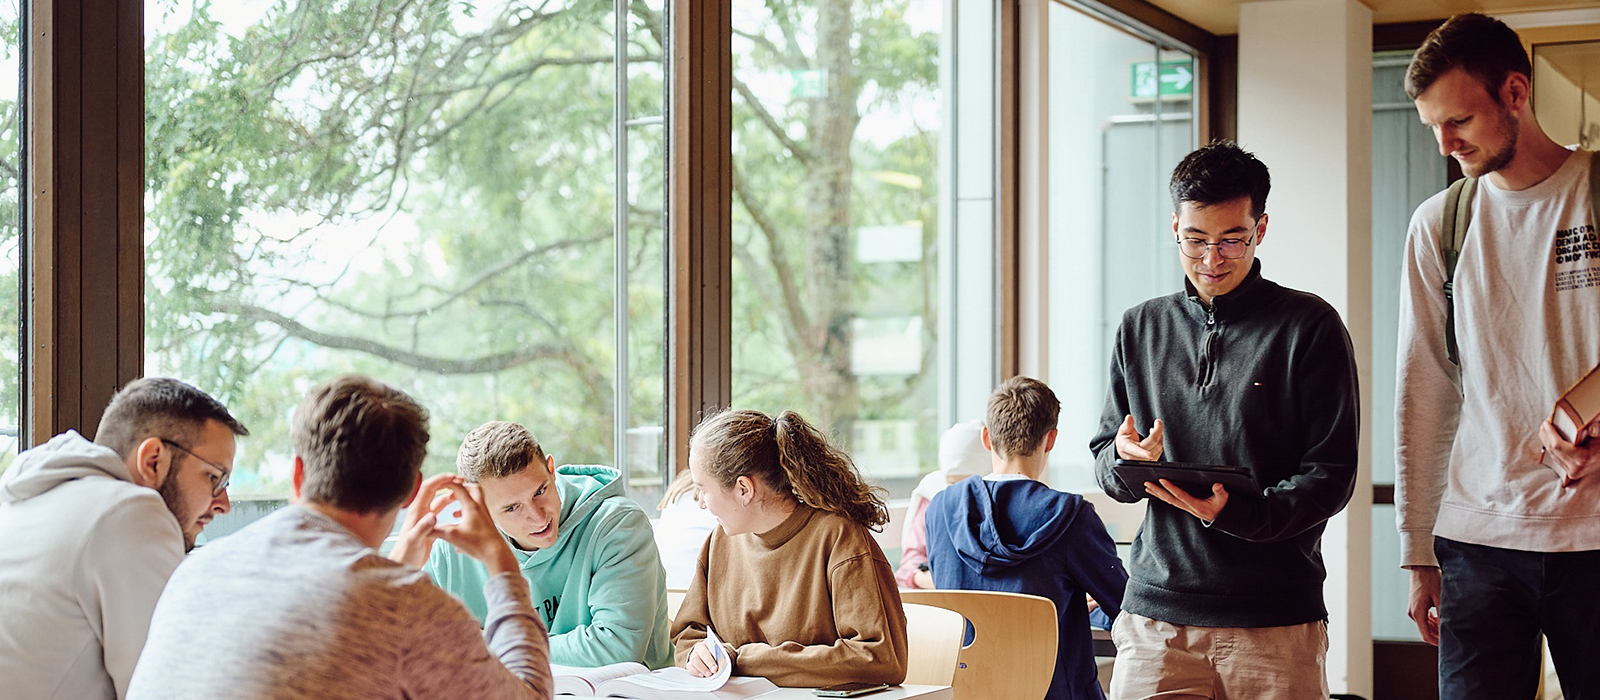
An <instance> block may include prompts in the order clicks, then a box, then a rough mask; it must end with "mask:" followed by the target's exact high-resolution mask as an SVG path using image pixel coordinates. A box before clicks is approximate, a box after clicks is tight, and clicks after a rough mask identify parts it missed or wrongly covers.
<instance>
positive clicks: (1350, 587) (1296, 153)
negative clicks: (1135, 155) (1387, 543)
mask: <svg viewBox="0 0 1600 700" xmlns="http://www.w3.org/2000/svg"><path fill="white" fill-rule="evenodd" d="M1239 140H1240V144H1241V145H1242V146H1244V147H1245V148H1246V149H1249V150H1251V151H1254V152H1255V153H1256V155H1257V156H1259V157H1260V158H1261V160H1262V161H1263V162H1265V163H1266V164H1267V167H1268V168H1270V169H1271V171H1272V181H1273V189H1272V195H1271V197H1270V198H1269V199H1268V203H1267V211H1268V215H1269V217H1270V218H1269V232H1270V235H1269V236H1267V238H1266V239H1265V240H1264V241H1263V245H1262V248H1261V252H1260V253H1259V258H1260V259H1261V260H1262V263H1263V272H1264V273H1265V275H1266V276H1267V277H1268V278H1270V279H1273V280H1274V281H1277V282H1279V283H1281V284H1284V285H1286V286H1288V287H1292V288H1296V289H1301V290H1305V291H1309V292H1312V293H1314V294H1317V295H1319V296H1321V297H1322V298H1323V299H1326V300H1327V301H1328V302H1329V303H1330V304H1332V305H1333V306H1334V307H1335V308H1336V309H1338V311H1339V314H1340V316H1341V317H1342V318H1343V319H1344V321H1345V325H1346V327H1348V328H1349V331H1350V337H1351V341H1352V343H1353V344H1354V346H1355V353H1356V357H1357V358H1358V360H1357V362H1358V381H1359V382H1360V386H1361V404H1362V405H1363V406H1367V405H1370V403H1371V388H1370V385H1371V370H1370V367H1369V364H1370V363H1368V362H1366V361H1365V359H1366V358H1367V357H1369V356H1370V349H1371V343H1372V320H1371V288H1372V284H1371V283H1372V279H1371V278H1372V272H1371V225H1372V214H1371V211H1372V193H1371V191H1370V182H1371V176H1372V153H1371V148H1372V146H1371V143H1372V11H1371V10H1370V9H1368V8H1367V7H1366V6H1364V5H1362V4H1360V3H1358V2H1354V1H1353V0H1266V1H1262V2H1247V3H1244V4H1242V5H1240V7H1239ZM1362 417H1363V421H1362V422H1363V428H1362V436H1361V443H1362V444H1361V450H1360V454H1362V455H1366V454H1367V451H1368V450H1367V445H1368V444H1369V443H1370V438H1369V434H1370V432H1371V431H1370V426H1371V421H1372V416H1371V414H1370V412H1367V411H1363V416H1362ZM1371 494H1372V480H1371V473H1370V465H1369V464H1367V460H1366V459H1364V458H1363V459H1362V460H1361V464H1360V473H1359V476H1358V479H1357V482H1356V486H1355V497H1354V498H1352V499H1351V502H1350V505H1349V506H1348V507H1347V508H1346V509H1345V510H1344V512H1342V513H1341V514H1340V515H1338V516H1337V517H1335V518H1334V519H1333V520H1332V521H1330V522H1329V524H1328V528H1327V531H1326V534H1324V536H1323V542H1322V553H1323V558H1324V560H1325V562H1326V564H1327V569H1328V580H1327V583H1326V584H1325V586H1324V594H1325V597H1326V599H1327V602H1328V610H1329V616H1330V619H1329V621H1330V624H1329V650H1328V682H1329V684H1330V686H1331V688H1332V690H1333V692H1336V693H1355V694H1358V695H1362V696H1365V697H1371V695H1372V651H1371V650H1372V633H1371V615H1370V610H1371V590H1370V581H1371V567H1372V552H1371V550H1372V545H1371V541H1372V537H1371V533H1372V498H1371Z"/></svg>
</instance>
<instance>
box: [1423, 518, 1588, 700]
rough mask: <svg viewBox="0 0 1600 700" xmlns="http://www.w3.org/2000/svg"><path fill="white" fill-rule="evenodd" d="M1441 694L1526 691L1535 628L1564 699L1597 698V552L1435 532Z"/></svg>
mask: <svg viewBox="0 0 1600 700" xmlns="http://www.w3.org/2000/svg"><path fill="white" fill-rule="evenodd" d="M1433 551H1434V554H1435V555H1437V556H1438V558H1439V569H1440V571H1441V573H1442V574H1443V584H1442V586H1441V589H1440V594H1439V616H1440V619H1439V697H1440V698H1441V700H1478V699H1480V698H1481V699H1482V700H1506V699H1507V698H1531V697H1533V693H1534V688H1535V687H1536V685H1537V684H1538V677H1539V635H1540V633H1543V634H1544V636H1545V638H1546V639H1547V640H1548V642H1549V645H1550V657H1551V659H1552V660H1553V661H1554V662H1555V666H1556V675H1557V676H1559V677H1560V679H1561V691H1562V693H1564V694H1565V696H1566V699H1567V700H1600V551H1589V552H1525V551H1521V550H1515V549H1501V548H1498V547H1487V546H1483V545H1476V544H1467V543H1464V542H1456V541H1453V540H1447V539H1445V538H1443V537H1435V538H1434V540H1433Z"/></svg>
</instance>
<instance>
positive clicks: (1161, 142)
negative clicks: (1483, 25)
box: [1047, 3, 1198, 539]
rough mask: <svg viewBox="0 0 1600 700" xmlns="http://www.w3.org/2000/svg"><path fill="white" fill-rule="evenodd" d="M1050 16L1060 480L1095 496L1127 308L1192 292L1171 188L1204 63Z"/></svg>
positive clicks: (1112, 30) (1054, 8)
mask: <svg viewBox="0 0 1600 700" xmlns="http://www.w3.org/2000/svg"><path fill="white" fill-rule="evenodd" d="M1049 13H1050V14H1049V22H1050V31H1049V37H1050V48H1049V71H1050V72H1049V74H1050V76H1051V77H1052V79H1051V87H1052V88H1053V89H1052V90H1051V91H1050V109H1049V112H1048V115H1049V116H1048V128H1049V139H1050V154H1049V169H1050V170H1049V172H1050V177H1049V183H1050V184H1049V187H1050V191H1049V197H1048V201H1049V222H1050V223H1049V227H1050V229H1049V234H1048V235H1049V258H1050V261H1049V271H1050V274H1049V276H1048V280H1047V285H1048V287H1049V300H1050V303H1049V309H1050V317H1049V323H1050V330H1049V341H1050V350H1049V378H1048V379H1047V381H1048V382H1049V383H1050V385H1051V388H1052V389H1054V390H1055V392H1056V395H1057V396H1058V397H1059V398H1060V399H1061V419H1060V423H1059V425H1060V428H1059V430H1060V434H1059V437H1058V438H1057V440H1056V449H1055V450H1054V451H1052V452H1051V453H1050V464H1051V484H1052V485H1053V486H1055V487H1057V488H1061V489H1066V490H1072V491H1086V490H1096V489H1098V486H1097V485H1096V484H1095V480H1094V472H1093V462H1092V460H1091V459H1090V455H1089V450H1088V445H1089V439H1090V437H1091V436H1093V434H1094V432H1095V430H1096V428H1097V427H1098V425H1099V422H1100V412H1101V410H1102V409H1103V408H1104V406H1105V396H1106V385H1107V382H1108V381H1109V368H1110V362H1111V359H1110V358H1111V346H1112V341H1113V338H1114V337H1115V334H1116V329H1117V324H1118V323H1119V322H1120V321H1121V319H1122V312H1123V311H1125V310H1127V309H1128V308H1129V307H1132V306H1134V305H1136V304H1138V303H1140V302H1143V301H1145V300H1146V299H1150V298H1152V297H1156V296H1160V295H1162V294H1169V293H1172V292H1176V291H1179V290H1181V289H1183V269H1182V267H1181V266H1180V265H1179V262H1178V251H1177V248H1176V246H1174V245H1173V243H1172V200H1171V198H1170V197H1169V196H1168V194H1167V181H1168V180H1169V179H1170V178H1171V176H1172V169H1173V167H1174V166H1176V165H1177V164H1178V161H1179V160H1181V159H1182V158H1183V156H1185V155H1187V154H1188V153H1189V152H1190V151H1192V150H1194V148H1195V140H1196V126H1195V118H1194V115H1195V104H1196V101H1195V99H1194V96H1195V95H1196V94H1197V92H1198V85H1197V84H1196V81H1195V76H1196V68H1197V66H1196V61H1195V57H1194V55H1193V54H1191V53H1188V52H1186V51H1182V50H1179V49H1175V48H1172V47H1170V46H1168V45H1165V44H1164V43H1163V42H1162V41H1160V40H1159V39H1157V38H1155V37H1152V36H1144V35H1140V34H1135V33H1132V32H1131V31H1130V30H1129V29H1127V28H1123V27H1119V26H1114V25H1111V24H1108V23H1106V22H1103V21H1101V20H1099V19H1097V18H1095V17H1093V16H1090V15H1088V14H1086V13H1084V12H1081V11H1079V10H1077V9H1075V8H1073V7H1069V6H1066V5H1062V4H1058V3H1052V4H1051V5H1050V10H1049ZM1069 77H1070V79H1068V78H1069ZM1124 535H1125V536H1126V537H1127V538H1131V536H1132V533H1131V532H1130V533H1123V534H1119V535H1118V537H1119V539H1121V538H1123V536H1124Z"/></svg>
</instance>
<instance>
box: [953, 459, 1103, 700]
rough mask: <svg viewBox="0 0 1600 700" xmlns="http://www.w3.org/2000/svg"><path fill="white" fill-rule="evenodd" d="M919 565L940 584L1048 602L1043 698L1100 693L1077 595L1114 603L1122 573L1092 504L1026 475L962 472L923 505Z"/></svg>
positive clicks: (1084, 609)
mask: <svg viewBox="0 0 1600 700" xmlns="http://www.w3.org/2000/svg"><path fill="white" fill-rule="evenodd" d="M927 519H928V566H929V568H930V569H932V573H933V583H934V585H935V586H938V587H939V588H946V589H966V590H978V591H1004V592H1009V593H1028V594H1032V595H1036V596H1042V597H1045V598H1049V599H1050V600H1052V601H1054V602H1055V604H1056V616H1057V619H1056V622H1057V629H1058V630H1059V631H1060V633H1061V641H1060V642H1059V644H1058V646H1057V647H1056V671H1055V675H1054V676H1053V677H1052V678H1051V679H1050V692H1049V693H1048V694H1047V695H1045V697H1046V698H1047V699H1048V700H1069V699H1071V700H1080V699H1089V700H1103V698H1105V694H1104V693H1102V692H1101V690H1100V684H1099V683H1098V682H1097V681H1096V679H1095V666H1094V647H1093V644H1092V643H1091V641H1090V639H1089V611H1088V606H1087V604H1086V601H1085V600H1084V593H1085V592H1088V593H1089V594H1090V595H1093V596H1094V599H1095V600H1096V601H1098V602H1099V603H1100V607H1101V608H1102V609H1103V610H1105V612H1106V614H1107V615H1110V616H1112V617H1115V616H1116V615H1117V613H1119V612H1121V610H1122V589H1123V586H1124V585H1125V584H1126V583H1127V581H1128V572H1127V571H1126V570H1124V569H1123V568H1122V561H1121V560H1119V559H1118V558H1117V548H1116V544H1115V543H1113V542H1112V541H1111V535H1109V534H1107V533H1106V526H1105V524H1104V523H1102V522H1100V516H1098V515H1096V514H1095V512H1094V506H1093V505H1091V504H1089V503H1088V502H1086V501H1084V500H1083V497H1082V496H1079V495H1077V494H1073V493H1064V492H1061V491H1056V490H1054V489H1052V488H1050V487H1048V486H1045V485H1044V484H1041V483H1039V482H1037V481H1032V480H1029V479H1015V480H1001V481H989V480H985V479H983V478H981V477H976V476H974V477H970V478H968V479H966V480H964V481H962V482H960V483H957V484H955V485H952V486H951V487H949V488H947V489H945V490H943V491H941V492H939V494H938V495H936V496H934V497H933V501H932V502H931V503H929V504H928V514H927Z"/></svg>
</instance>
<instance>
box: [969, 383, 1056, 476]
mask: <svg viewBox="0 0 1600 700" xmlns="http://www.w3.org/2000/svg"><path fill="white" fill-rule="evenodd" d="M1060 415H1061V402H1060V401H1059V400H1057V399H1056V393H1055V392H1053V391H1051V390H1050V387H1048V386H1046V385H1045V383H1044V382H1041V381H1039V380H1037V379H1034V378H1032V377H1021V376H1018V377H1012V378H1010V379H1007V380H1005V381H1004V382H1002V383H1001V384H1000V387H999V388H997V389H995V390H994V394H993V395H991V396H990V397H989V413H988V416H987V417H986V418H985V420H984V424H985V425H987V426H988V428H989V445H990V446H991V447H992V448H993V449H994V453H995V454H997V455H999V456H1000V458H1001V459H1005V458H1007V457H1029V456H1032V455H1033V453H1034V451H1035V450H1037V449H1038V448H1039V445H1040V443H1042V442H1044V436H1045V435H1047V434H1049V432H1050V431H1052V430H1055V429H1056V419H1057V418H1059V417H1060Z"/></svg>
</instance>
